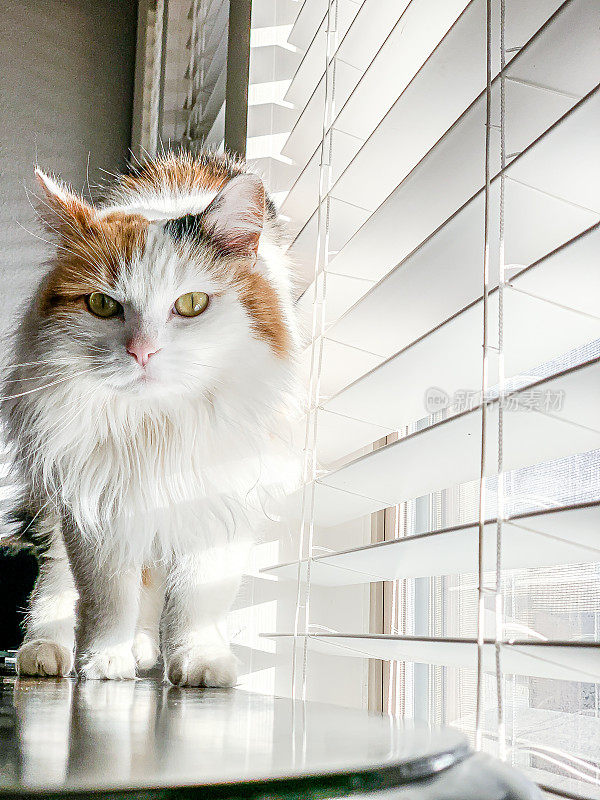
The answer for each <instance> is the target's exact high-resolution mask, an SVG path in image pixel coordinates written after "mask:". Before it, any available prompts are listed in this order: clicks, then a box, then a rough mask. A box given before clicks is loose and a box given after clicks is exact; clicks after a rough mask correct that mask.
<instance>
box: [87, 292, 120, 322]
mask: <svg viewBox="0 0 600 800" xmlns="http://www.w3.org/2000/svg"><path fill="white" fill-rule="evenodd" d="M85 302H86V304H87V307H88V310H89V311H91V312H92V314H94V315H95V316H96V317H102V319H108V318H109V317H116V316H117V314H120V313H121V311H123V307H122V305H121V304H120V303H117V301H116V300H113V298H112V297H109V295H107V294H104V292H92V293H91V294H89V295H88V296H87V297H86V298H85Z"/></svg>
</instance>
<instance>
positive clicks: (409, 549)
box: [261, 501, 600, 586]
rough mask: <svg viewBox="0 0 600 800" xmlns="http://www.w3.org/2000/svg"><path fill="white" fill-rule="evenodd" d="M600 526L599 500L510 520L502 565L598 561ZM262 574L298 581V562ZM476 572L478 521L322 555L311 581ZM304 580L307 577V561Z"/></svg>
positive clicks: (490, 563) (490, 549) (489, 541)
mask: <svg viewBox="0 0 600 800" xmlns="http://www.w3.org/2000/svg"><path fill="white" fill-rule="evenodd" d="M599 502H600V501H599ZM599 529H600V505H599V504H598V503H594V504H591V505H583V506H580V507H572V506H567V507H565V508H562V509H560V508H559V509H555V510H552V511H544V512H541V513H531V514H520V515H517V516H515V517H512V518H509V519H508V520H506V521H505V522H504V523H503V535H502V567H503V569H505V570H509V569H530V568H535V567H549V566H556V565H560V564H584V563H594V562H596V561H598V560H600V541H598V530H599ZM484 565H485V569H486V570H494V569H495V568H496V520H490V522H489V523H488V524H486V526H485V541H484ZM261 572H264V573H265V574H267V575H273V576H276V577H277V578H280V579H289V580H294V581H295V580H297V577H298V562H289V563H287V564H277V565H275V566H273V567H266V568H265V569H262V570H261ZM476 572H477V524H476V523H475V522H473V523H472V524H470V525H462V526H458V527H454V528H448V529H442V530H438V531H431V532H428V533H425V534H421V535H417V536H407V537H405V538H402V539H396V540H393V541H389V542H380V543H376V544H372V545H367V546H365V547H359V548H354V549H351V550H343V551H340V552H338V553H332V554H328V555H322V556H317V557H316V558H314V559H313V562H312V566H311V581H312V582H313V583H314V584H316V585H321V586H348V585H350V584H359V583H371V582H374V581H391V580H402V579H406V578H425V577H435V576H442V575H459V574H467V573H476ZM301 579H302V580H306V566H305V562H304V564H303V569H302V570H301Z"/></svg>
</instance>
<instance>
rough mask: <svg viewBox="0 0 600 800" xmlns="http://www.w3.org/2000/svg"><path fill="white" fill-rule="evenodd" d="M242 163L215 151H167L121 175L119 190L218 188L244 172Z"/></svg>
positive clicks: (135, 191)
mask: <svg viewBox="0 0 600 800" xmlns="http://www.w3.org/2000/svg"><path fill="white" fill-rule="evenodd" d="M243 171H244V168H243V166H242V162H239V161H236V160H235V159H232V158H225V157H223V156H216V155H215V154H213V153H201V154H200V155H198V156H193V155H191V154H190V153H185V152H184V153H178V154H175V153H168V154H167V155H164V156H159V157H157V158H155V159H153V160H152V161H147V162H146V163H145V164H143V165H142V166H141V167H140V168H139V169H138V170H136V172H135V174H133V175H123V176H121V177H120V178H119V183H118V185H117V187H116V189H117V191H124V192H125V193H138V192H139V191H140V190H142V191H144V190H147V191H160V190H161V189H167V190H173V191H177V192H180V193H182V194H185V193H186V192H193V191H197V190H199V189H206V190H208V191H218V190H219V189H220V188H221V187H222V186H223V184H224V183H226V182H227V181H228V180H229V179H230V178H232V177H233V176H234V175H237V174H239V173H240V172H243Z"/></svg>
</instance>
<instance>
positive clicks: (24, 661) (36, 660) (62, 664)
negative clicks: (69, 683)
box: [17, 639, 73, 678]
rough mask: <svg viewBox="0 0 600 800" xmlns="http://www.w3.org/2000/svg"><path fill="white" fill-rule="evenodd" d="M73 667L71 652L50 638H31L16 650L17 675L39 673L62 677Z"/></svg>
mask: <svg viewBox="0 0 600 800" xmlns="http://www.w3.org/2000/svg"><path fill="white" fill-rule="evenodd" d="M72 668H73V653H72V652H71V651H70V650H69V649H68V648H67V647H64V646H63V645H62V644H58V642H53V641H51V640H50V639H32V640H31V641H29V642H25V643H24V644H22V645H21V647H20V648H19V651H18V652H17V672H18V673H19V675H41V676H48V677H58V678H63V677H65V676H66V675H68V674H69V673H70V672H71V669H72Z"/></svg>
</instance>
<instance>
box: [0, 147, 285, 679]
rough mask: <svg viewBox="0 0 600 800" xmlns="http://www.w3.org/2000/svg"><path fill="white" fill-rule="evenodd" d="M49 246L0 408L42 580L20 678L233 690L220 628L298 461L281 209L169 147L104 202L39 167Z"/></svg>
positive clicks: (247, 185) (247, 176) (24, 534)
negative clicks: (154, 677)
mask: <svg viewBox="0 0 600 800" xmlns="http://www.w3.org/2000/svg"><path fill="white" fill-rule="evenodd" d="M36 175H37V179H38V182H39V184H40V186H41V188H42V190H43V194H44V198H43V201H42V203H41V205H40V209H41V212H42V217H43V220H44V223H45V225H46V228H47V230H48V231H49V232H50V233H51V234H53V235H54V237H55V241H56V249H55V253H54V256H53V258H52V260H51V262H50V269H49V272H48V274H47V275H46V276H45V278H44V279H43V281H42V283H41V284H40V286H39V287H38V289H37V291H36V293H35V296H34V297H33V300H32V302H31V303H30V305H29V306H28V308H27V310H26V312H25V313H24V315H23V317H22V319H21V322H20V325H19V328H18V331H17V333H16V346H15V354H16V359H15V362H16V363H15V364H14V365H13V366H12V372H11V374H10V375H9V379H8V381H6V383H5V387H4V397H3V402H2V404H1V405H2V415H3V421H4V427H5V434H6V436H7V438H8V442H9V445H10V446H11V447H12V450H13V451H14V454H15V457H14V466H13V471H14V473H15V476H16V478H17V480H18V483H19V485H20V486H21V497H20V501H19V503H18V507H16V508H15V509H14V511H13V513H12V515H11V524H12V526H13V527H12V533H11V542H12V543H15V542H17V541H18V542H20V543H21V544H27V543H28V544H29V545H30V546H32V547H34V549H35V552H36V553H37V555H38V557H39V562H40V570H39V576H38V579H37V582H36V584H35V587H34V590H33V592H32V595H31V598H30V604H29V609H28V613H27V618H26V633H25V637H24V641H23V644H22V646H21V648H20V649H19V651H18V654H17V668H18V672H19V673H20V674H22V675H48V676H64V675H68V674H69V673H70V672H71V671H72V669H73V667H74V668H75V670H76V672H77V674H78V675H79V676H80V677H81V678H87V679H134V678H135V677H136V670H137V671H141V670H146V669H149V668H150V667H152V666H153V665H154V664H155V663H157V661H158V659H159V656H160V655H161V650H162V658H163V663H164V671H165V678H166V679H167V680H169V681H170V682H171V683H173V684H175V685H180V686H231V685H233V684H234V683H235V681H236V659H235V657H234V656H233V654H232V652H231V649H230V645H229V642H228V641H227V638H226V634H225V632H224V621H225V619H226V615H227V612H228V610H229V609H230V607H231V605H232V603H233V600H234V598H235V596H236V593H237V591H238V587H239V584H240V576H241V575H242V572H243V570H244V565H245V562H246V558H247V556H248V552H249V549H250V548H251V546H252V544H253V542H254V541H255V538H256V535H257V530H258V529H259V527H260V524H261V520H263V519H264V515H265V513H267V512H266V509H265V504H266V503H267V502H268V499H269V498H270V497H272V496H274V495H275V494H276V493H277V492H278V491H279V490H280V489H281V488H282V481H283V477H282V476H285V475H286V474H287V473H286V469H287V466H286V465H287V464H288V463H291V462H288V459H289V458H290V457H291V454H290V452H289V450H288V449H287V448H288V445H287V444H286V441H287V440H286V437H285V435H284V431H285V428H286V423H287V421H288V420H289V419H290V417H291V414H292V412H293V410H294V409H296V408H297V395H298V393H297V381H296V377H295V364H296V360H297V359H296V356H297V352H298V343H299V342H298V336H299V334H298V326H297V321H296V314H295V307H294V302H293V284H292V278H291V273H290V265H289V263H288V261H287V258H286V256H285V250H284V243H283V238H282V236H283V233H282V226H281V223H280V221H279V220H278V218H277V212H276V210H275V208H274V206H273V203H272V202H271V201H270V199H269V197H268V196H267V195H266V192H265V189H264V186H263V183H262V181H261V179H260V178H259V177H258V176H257V175H255V174H253V173H252V172H250V171H249V170H248V167H247V165H246V164H245V163H244V162H243V161H242V160H239V159H236V158H233V157H231V156H228V155H219V154H216V153H214V152H203V153H200V154H199V155H197V156H191V155H189V154H185V153H179V154H175V153H168V154H164V155H163V156H161V157H157V158H155V159H153V160H149V161H148V162H146V163H145V164H143V165H141V166H139V167H138V168H137V169H132V170H131V172H130V173H129V174H124V175H121V176H119V177H118V178H117V180H116V182H115V184H114V185H113V186H112V188H110V190H109V192H108V195H107V198H106V200H105V201H103V202H102V203H101V204H99V205H94V204H90V203H88V202H86V201H85V200H84V199H83V198H82V197H81V196H78V195H77V194H76V193H75V192H74V191H73V190H72V189H71V188H70V187H68V186H67V185H65V184H64V183H62V182H60V181H59V180H58V179H56V178H54V177H52V176H50V175H47V174H45V173H43V172H42V171H40V170H39V169H38V170H36Z"/></svg>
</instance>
